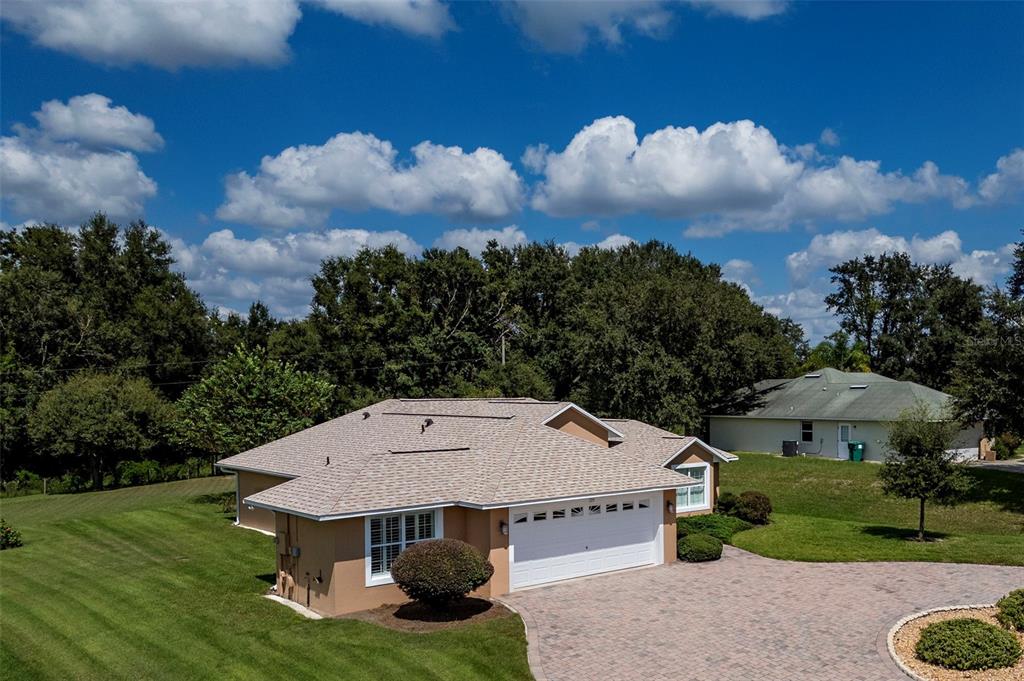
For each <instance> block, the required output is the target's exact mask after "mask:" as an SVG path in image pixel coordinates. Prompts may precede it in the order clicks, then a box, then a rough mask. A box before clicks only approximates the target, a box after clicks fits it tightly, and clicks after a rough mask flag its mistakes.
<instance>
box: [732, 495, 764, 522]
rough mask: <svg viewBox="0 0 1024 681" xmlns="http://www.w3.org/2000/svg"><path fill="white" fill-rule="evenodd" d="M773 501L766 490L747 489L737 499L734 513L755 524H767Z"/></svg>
mask: <svg viewBox="0 0 1024 681" xmlns="http://www.w3.org/2000/svg"><path fill="white" fill-rule="evenodd" d="M771 514H772V502H771V500H770V499H769V498H768V495H767V494H765V493H764V492H756V491H754V490H747V491H746V492H744V493H743V494H741V495H740V496H739V497H738V498H737V499H736V506H735V508H734V509H733V515H735V516H736V517H737V518H740V519H742V520H746V521H747V522H748V523H753V524H754V525H767V524H768V516H770V515H771Z"/></svg>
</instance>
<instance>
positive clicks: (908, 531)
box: [860, 525, 949, 541]
mask: <svg viewBox="0 0 1024 681" xmlns="http://www.w3.org/2000/svg"><path fill="white" fill-rule="evenodd" d="M860 531H861V532H863V533H864V534H870V535H871V536H872V537H879V538H881V539H899V540H902V541H917V530H916V529H913V528H908V527H888V526H886V525H867V526H866V527H862V528H860ZM924 536H925V541H942V540H943V539H945V538H947V537H948V536H949V535H948V534H947V533H945V532H925V533H924Z"/></svg>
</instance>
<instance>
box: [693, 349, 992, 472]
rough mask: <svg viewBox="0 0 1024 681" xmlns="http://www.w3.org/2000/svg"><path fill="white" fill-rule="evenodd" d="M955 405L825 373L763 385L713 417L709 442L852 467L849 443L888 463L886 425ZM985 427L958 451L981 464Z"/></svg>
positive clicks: (877, 381)
mask: <svg viewBox="0 0 1024 681" xmlns="http://www.w3.org/2000/svg"><path fill="white" fill-rule="evenodd" d="M951 399H952V398H951V397H950V396H949V395H947V394H946V393H943V392H940V391H938V390H932V389H931V388H926V387H925V386H923V385H918V384H917V383H912V382H910V381H896V380H893V379H891V378H886V377H885V376H880V375H878V374H872V373H853V372H844V371H838V370H836V369H822V370H820V371H814V372H811V373H809V374H806V375H804V376H800V377H799V378H781V379H772V380H768V381H761V382H759V383H756V384H755V385H754V390H753V391H752V392H750V393H748V394H744V395H742V396H740V397H738V398H737V399H735V400H733V401H732V402H730V403H729V404H727V405H723V407H722V408H721V409H720V410H719V411H718V412H717V413H715V414H711V415H709V416H708V421H709V425H708V428H709V431H710V434H709V437H708V440H709V441H710V442H711V443H712V444H713V445H714V446H716V447H722V448H724V449H728V450H730V451H756V452H780V451H782V443H783V442H784V441H786V440H795V441H796V442H797V445H798V447H799V451H800V453H801V454H808V455H815V456H823V457H831V458H839V459H846V458H848V457H849V448H848V447H847V443H848V442H849V441H851V440H855V441H861V442H863V443H864V458H865V459H867V460H869V461H882V460H884V459H885V457H886V442H887V440H888V438H889V428H888V424H889V423H890V422H892V421H894V420H896V419H897V418H899V416H900V414H902V413H903V412H904V411H905V410H907V409H909V408H911V407H913V406H915V405H917V404H920V403H924V404H926V405H928V406H929V407H930V408H932V409H933V410H935V411H936V413H944V412H945V410H946V409H947V408H948V407H949V403H950V400H951ZM983 435H984V433H983V429H982V425H981V424H976V425H975V426H973V427H971V428H967V429H964V430H961V431H960V433H959V435H958V437H957V442H956V443H955V448H956V449H957V450H958V452H959V453H960V457H961V458H962V459H976V458H978V445H979V442H980V441H981V438H982V437H983Z"/></svg>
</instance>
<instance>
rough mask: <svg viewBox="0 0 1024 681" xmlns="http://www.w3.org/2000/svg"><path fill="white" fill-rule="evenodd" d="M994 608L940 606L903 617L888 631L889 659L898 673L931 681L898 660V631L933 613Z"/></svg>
mask: <svg viewBox="0 0 1024 681" xmlns="http://www.w3.org/2000/svg"><path fill="white" fill-rule="evenodd" d="M994 607H995V604H994V603H980V604H974V605H947V606H942V607H939V608H931V609H929V610H922V611H921V612H917V613H914V614H913V615H907V616H906V617H904V618H902V619H901V620H899V621H898V622H896V624H894V625H893V626H892V628H891V629H889V635H888V636H887V638H886V647H887V648H888V650H889V657H891V658H892V661H893V662H895V663H896V666H897V667H899V668H900V671H902V672H903V673H904V674H906V675H907V676H909V677H910V678H912V679H914V680H915V681H932V679H930V678H928V677H926V676H922V675H921V674H919V673H917V672H916V671H914V670H913V669H911V668H910V666H909V665H907V663H905V662H904V661H903V660H902V659H901V658H900V656H899V655H898V654H897V653H896V634H897V633H899V631H900V630H901V629H902V628H903V627H905V626H906V625H907V624H909V623H910V622H913V621H914V620H917V619H920V618H922V617H928V616H929V615H934V614H935V613H940V612H953V611H956V610H981V609H985V608H994ZM973 673H981V672H980V670H979V672H973ZM1014 678H1016V677H1014Z"/></svg>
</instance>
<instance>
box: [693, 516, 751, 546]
mask: <svg viewBox="0 0 1024 681" xmlns="http://www.w3.org/2000/svg"><path fill="white" fill-rule="evenodd" d="M751 527H753V525H751V524H750V523H748V522H747V521H745V520H740V519H739V518H736V517H734V516H728V515H722V514H721V513H708V514H705V515H693V516H689V517H686V518H679V519H677V520H676V531H677V534H678V536H680V537H682V536H684V535H687V534H707V535H711V536H712V537H714V538H715V539H717V540H719V541H720V542H722V543H724V544H731V543H732V536H733V535H734V534H736V533H737V532H742V531H743V530H749V529H750V528H751Z"/></svg>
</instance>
